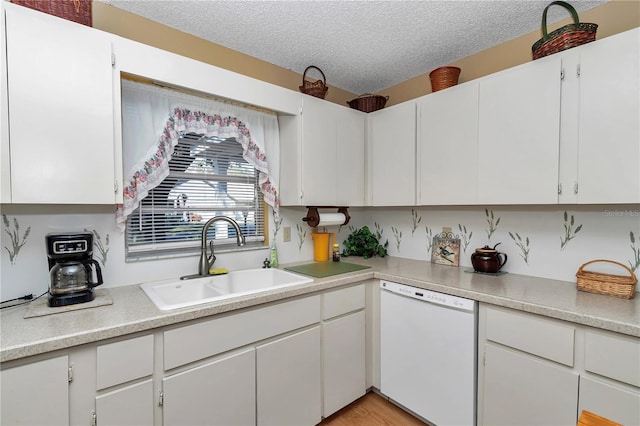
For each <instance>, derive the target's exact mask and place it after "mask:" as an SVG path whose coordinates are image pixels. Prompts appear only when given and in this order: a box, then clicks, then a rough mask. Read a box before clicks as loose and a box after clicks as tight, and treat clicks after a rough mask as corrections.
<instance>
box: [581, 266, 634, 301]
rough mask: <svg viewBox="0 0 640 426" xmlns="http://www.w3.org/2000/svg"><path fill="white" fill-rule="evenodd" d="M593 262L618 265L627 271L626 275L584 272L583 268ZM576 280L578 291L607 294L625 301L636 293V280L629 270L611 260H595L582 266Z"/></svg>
mask: <svg viewBox="0 0 640 426" xmlns="http://www.w3.org/2000/svg"><path fill="white" fill-rule="evenodd" d="M595 262H608V263H613V264H614V265H619V266H621V267H623V268H624V269H626V270H627V272H628V273H629V276H627V275H612V274H605V273H601V272H592V271H585V270H584V267H585V266H587V265H590V264H592V263H595ZM576 277H577V278H578V282H577V287H578V290H582V291H588V292H589V293H598V294H608V295H611V296H616V297H623V298H625V299H633V297H634V296H635V291H636V282H638V279H637V278H636V276H635V274H634V273H633V271H632V270H631V269H629V268H628V267H627V266H626V265H623V264H622V263H618V262H614V261H613V260H604V259H597V260H592V261H590V262H587V263H585V264H584V265H582V266H581V267H580V268H579V269H578V272H577V273H576Z"/></svg>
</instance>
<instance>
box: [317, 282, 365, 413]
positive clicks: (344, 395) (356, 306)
mask: <svg viewBox="0 0 640 426" xmlns="http://www.w3.org/2000/svg"><path fill="white" fill-rule="evenodd" d="M372 287H373V285H372ZM365 295H366V291H365V284H360V285H357V286H352V287H347V288H344V289H340V290H334V291H330V292H327V293H325V294H324V295H323V306H322V321H323V322H322V372H323V373H322V377H323V402H324V404H323V408H322V415H323V416H324V417H328V416H330V415H331V414H333V413H335V412H336V411H338V410H339V409H341V408H343V407H345V406H347V405H349V404H350V403H352V402H353V401H355V400H356V399H358V398H360V397H361V396H363V395H364V394H365V393H366V392H367V368H366V363H367V359H366V358H367V356H366V351H367V348H366V324H365V323H366V314H365V310H364V309H365V297H366V296H365Z"/></svg>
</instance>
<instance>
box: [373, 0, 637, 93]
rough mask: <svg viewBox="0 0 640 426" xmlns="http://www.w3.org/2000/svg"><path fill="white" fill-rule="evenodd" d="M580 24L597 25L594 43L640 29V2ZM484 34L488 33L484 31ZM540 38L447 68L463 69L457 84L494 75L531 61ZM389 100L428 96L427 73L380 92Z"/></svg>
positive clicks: (621, 4)
mask: <svg viewBox="0 0 640 426" xmlns="http://www.w3.org/2000/svg"><path fill="white" fill-rule="evenodd" d="M580 21H581V22H593V23H596V24H598V31H597V33H596V39H598V40H599V39H602V38H605V37H609V36H611V35H614V34H618V33H621V32H623V31H627V30H630V29H632V28H636V27H638V26H640V2H638V1H635V0H633V1H628V0H613V1H610V2H609V3H606V4H604V5H602V6H598V7H596V8H593V9H590V10H587V11H585V12H581V13H580ZM571 22H572V21H571V19H570V18H568V19H566V20H564V21H561V22H558V23H556V24H554V25H553V26H549V29H550V31H552V30H554V29H556V28H560V27H561V26H563V25H566V24H568V23H571ZM486 31H491V28H487V29H486ZM541 37H542V34H541V31H540V30H536V31H533V32H531V33H529V34H525V35H523V36H521V37H518V38H516V39H513V40H511V41H508V42H506V43H503V44H500V45H498V46H495V47H492V48H490V49H487V50H484V51H482V52H479V53H477V54H475V55H471V56H468V57H466V58H463V59H461V60H459V61H456V62H453V63H451V64H449V65H451V66H454V67H459V68H460V69H462V72H461V73H460V78H459V82H460V83H463V82H465V81H470V80H475V79H476V78H480V77H484V76H486V75H488V74H492V73H494V72H497V71H501V70H504V69H507V68H511V67H514V66H516V65H520V64H524V63H525V62H529V61H531V46H532V45H533V44H534V43H535V42H536V41H538V40H539V39H540V38H541ZM381 93H383V94H385V95H388V96H389V102H388V103H387V105H389V106H391V105H395V104H397V103H401V102H404V101H407V100H410V99H415V98H417V97H420V96H423V95H426V94H429V93H431V82H430V81H429V73H428V72H427V73H425V74H422V75H419V76H417V77H414V78H412V79H409V80H406V81H403V82H402V83H399V84H397V85H395V86H392V87H389V88H387V89H385V90H383V91H382V92H381Z"/></svg>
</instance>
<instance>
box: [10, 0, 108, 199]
mask: <svg viewBox="0 0 640 426" xmlns="http://www.w3.org/2000/svg"><path fill="white" fill-rule="evenodd" d="M3 3H5V5H4V8H5V12H6V44H7V58H6V62H7V64H6V65H7V76H8V78H7V79H8V91H7V92H8V97H9V103H8V109H9V138H8V140H5V138H4V136H3V140H2V143H3V151H4V150H5V144H9V147H10V167H11V171H10V180H11V186H10V188H11V202H13V203H66V204H114V203H115V202H116V191H115V184H116V183H115V180H116V176H115V153H114V149H115V147H114V112H113V111H114V102H113V70H112V64H111V61H112V59H111V58H112V56H111V41H110V36H109V35H108V34H106V33H103V32H101V31H97V30H94V29H92V28H89V27H86V26H83V25H80V24H76V23H73V22H69V21H65V20H63V19H59V18H55V17H52V16H50V15H47V14H44V13H40V12H36V11H33V10H30V9H27V8H24V7H21V6H15V5H11V4H6V2H3ZM3 158H4V156H3ZM3 177H4V176H3ZM3 194H4V187H3ZM4 199H5V195H3V201H4Z"/></svg>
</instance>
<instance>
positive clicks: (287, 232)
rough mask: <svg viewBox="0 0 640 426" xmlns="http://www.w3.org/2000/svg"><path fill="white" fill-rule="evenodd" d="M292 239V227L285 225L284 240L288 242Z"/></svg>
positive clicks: (283, 230)
mask: <svg viewBox="0 0 640 426" xmlns="http://www.w3.org/2000/svg"><path fill="white" fill-rule="evenodd" d="M290 241H291V227H290V226H285V227H284V228H282V242H285V243H288V242H290Z"/></svg>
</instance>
